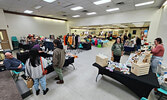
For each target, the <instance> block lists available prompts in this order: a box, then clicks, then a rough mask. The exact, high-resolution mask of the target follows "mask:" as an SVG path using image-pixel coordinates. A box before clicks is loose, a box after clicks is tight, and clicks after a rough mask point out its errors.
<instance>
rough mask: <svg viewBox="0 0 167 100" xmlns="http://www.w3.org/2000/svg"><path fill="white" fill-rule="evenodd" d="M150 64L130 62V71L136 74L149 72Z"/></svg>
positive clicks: (140, 74)
mask: <svg viewBox="0 0 167 100" xmlns="http://www.w3.org/2000/svg"><path fill="white" fill-rule="evenodd" d="M149 69H150V64H149V63H141V64H137V63H132V66H131V72H132V73H133V74H135V75H136V76H142V75H147V74H148V73H149Z"/></svg>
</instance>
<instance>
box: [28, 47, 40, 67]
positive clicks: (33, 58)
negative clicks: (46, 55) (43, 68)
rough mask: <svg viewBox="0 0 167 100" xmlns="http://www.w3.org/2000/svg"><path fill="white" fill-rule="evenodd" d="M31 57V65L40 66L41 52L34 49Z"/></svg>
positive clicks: (31, 51) (30, 52)
mask: <svg viewBox="0 0 167 100" xmlns="http://www.w3.org/2000/svg"><path fill="white" fill-rule="evenodd" d="M29 55H30V63H29V64H31V65H32V66H33V67H37V66H39V64H40V59H39V52H38V50H37V49H36V48H32V49H31V50H30V51H29Z"/></svg>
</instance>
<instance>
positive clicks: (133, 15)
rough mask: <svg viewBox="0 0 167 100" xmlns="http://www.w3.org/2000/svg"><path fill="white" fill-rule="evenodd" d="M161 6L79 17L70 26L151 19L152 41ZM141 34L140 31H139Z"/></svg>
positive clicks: (150, 37)
mask: <svg viewBox="0 0 167 100" xmlns="http://www.w3.org/2000/svg"><path fill="white" fill-rule="evenodd" d="M160 15H161V12H160V9H159V8H148V9H141V10H134V11H127V12H122V13H114V14H109V15H103V16H96V17H89V18H79V19H73V20H71V21H69V24H70V25H69V27H75V26H91V25H107V24H117V23H133V22H145V21H150V22H151V24H150V29H149V33H148V41H149V42H150V41H151V42H152V41H153V39H154V38H156V35H155V34H156V33H157V30H158V29H157V27H158V23H159V19H160ZM137 34H139V33H137Z"/></svg>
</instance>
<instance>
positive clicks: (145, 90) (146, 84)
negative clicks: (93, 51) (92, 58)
mask: <svg viewBox="0 0 167 100" xmlns="http://www.w3.org/2000/svg"><path fill="white" fill-rule="evenodd" d="M93 66H95V67H97V68H98V69H99V71H98V75H97V77H96V81H97V78H98V76H99V74H101V75H106V76H109V77H111V78H113V79H115V80H117V81H119V82H120V83H122V84H124V85H125V86H127V87H128V88H129V89H130V90H132V91H133V92H134V93H135V94H136V95H137V96H138V97H140V98H142V97H145V98H148V96H149V94H150V92H151V90H152V89H153V88H159V87H160V86H159V83H158V80H157V77H156V74H154V73H152V72H150V73H149V74H148V75H144V76H139V77H138V76H136V75H134V74H132V73H131V74H130V75H127V74H123V73H122V72H119V71H113V72H111V71H109V70H107V69H106V68H105V67H101V66H100V65H98V64H97V63H94V64H93Z"/></svg>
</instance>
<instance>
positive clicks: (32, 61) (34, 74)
mask: <svg viewBox="0 0 167 100" xmlns="http://www.w3.org/2000/svg"><path fill="white" fill-rule="evenodd" d="M29 54H30V58H29V59H28V60H27V61H26V64H25V66H26V69H25V72H26V76H29V77H31V78H32V79H33V80H34V88H35V90H36V95H39V93H40V89H39V83H40V84H41V87H42V90H43V95H45V94H46V93H47V92H48V91H49V89H48V88H46V75H43V71H42V66H41V65H43V69H44V68H46V66H47V61H46V60H45V59H44V58H43V57H39V52H38V50H37V49H36V48H33V49H31V50H30V51H29ZM41 62H42V63H41Z"/></svg>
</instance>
